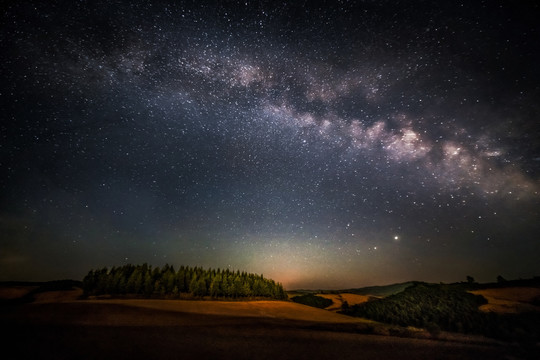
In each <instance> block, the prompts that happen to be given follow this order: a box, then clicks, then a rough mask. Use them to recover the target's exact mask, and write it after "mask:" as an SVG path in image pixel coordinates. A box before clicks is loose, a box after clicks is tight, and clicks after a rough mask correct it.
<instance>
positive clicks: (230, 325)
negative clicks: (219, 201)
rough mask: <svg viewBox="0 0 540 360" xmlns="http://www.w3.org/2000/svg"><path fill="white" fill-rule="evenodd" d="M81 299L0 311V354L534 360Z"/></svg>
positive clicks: (304, 320) (198, 305) (287, 316)
mask: <svg viewBox="0 0 540 360" xmlns="http://www.w3.org/2000/svg"><path fill="white" fill-rule="evenodd" d="M78 295H79V293H78V292H77V291H76V290H74V291H63V292H47V293H42V294H37V296H36V298H35V300H34V301H33V302H31V303H6V304H4V305H3V306H2V308H1V311H0V318H1V324H2V325H1V326H2V332H3V334H5V335H4V338H3V341H2V342H3V350H4V351H6V352H7V353H11V354H17V355H16V358H19V359H30V358H39V359H97V358H99V359H150V358H151V359H195V358H197V359H330V358H332V359H334V358H335V359H359V358H361V359H480V358H485V359H487V358H489V359H511V358H512V359H516V358H517V359H520V358H523V359H525V358H528V357H530V354H529V353H528V352H527V351H525V350H523V349H522V348H521V347H519V346H516V345H512V344H504V343H499V342H495V341H491V340H489V339H483V338H472V337H465V336H462V337H457V338H452V337H447V338H446V340H441V339H430V338H429V336H428V335H425V334H424V333H422V332H418V334H417V335H416V336H413V337H404V336H403V334H404V332H401V333H399V335H400V336H388V335H392V334H391V331H390V332H387V331H386V330H388V329H386V328H385V326H384V325H382V324H377V323H374V322H370V321H366V320H363V319H357V318H350V317H346V316H343V315H340V314H336V313H334V312H330V311H327V310H321V309H315V308H310V307H307V306H304V305H300V304H295V303H291V302H284V301H238V302H233V301H196V300H192V301H190V300H142V299H100V300H78V299H77V296H78ZM385 329H386V330H385ZM384 334H388V335H386V336H385V335H384ZM396 334H397V333H396V332H394V334H393V335H396Z"/></svg>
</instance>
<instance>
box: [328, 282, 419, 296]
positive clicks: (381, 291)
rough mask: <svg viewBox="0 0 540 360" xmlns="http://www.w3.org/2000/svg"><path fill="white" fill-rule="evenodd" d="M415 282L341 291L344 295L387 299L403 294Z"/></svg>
mask: <svg viewBox="0 0 540 360" xmlns="http://www.w3.org/2000/svg"><path fill="white" fill-rule="evenodd" d="M415 283H416V282H415V281H408V282H404V283H398V284H391V285H382V286H368V287H363V288H359V289H345V290H340V291H339V292H342V293H350V294H358V295H372V296H380V297H386V296H390V295H394V294H397V293H400V292H402V291H403V290H405V289H406V288H408V287H409V286H412V285H414V284H415Z"/></svg>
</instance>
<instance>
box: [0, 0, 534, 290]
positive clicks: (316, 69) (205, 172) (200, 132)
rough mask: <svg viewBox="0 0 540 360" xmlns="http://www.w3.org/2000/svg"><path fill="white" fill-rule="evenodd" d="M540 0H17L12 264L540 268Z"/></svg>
mask: <svg viewBox="0 0 540 360" xmlns="http://www.w3.org/2000/svg"><path fill="white" fill-rule="evenodd" d="M538 15H540V11H539V6H538V5H533V4H529V5H525V4H515V2H511V1H508V2H505V1H493V2H492V1H489V2H487V1H486V2H482V1H477V2H471V3H469V2H464V3H459V2H448V3H441V2H436V1H405V2H403V3H402V2H398V1H359V2H346V1H336V2H329V3H328V4H326V5H315V4H313V3H311V2H283V3H278V2H269V3H265V2H251V1H248V2H234V1H230V2H229V1H228V2H194V3H187V2H163V1H159V2H143V3H139V2H133V1H104V2H100V1H88V2H87V1H78V2H74V1H65V2H62V1H52V2H46V3H40V2H35V3H32V2H29V3H24V4H23V3H19V2H14V3H12V4H11V5H8V6H6V9H5V10H4V11H3V12H2V20H1V24H2V30H1V38H0V45H1V48H2V52H1V55H0V56H1V58H2V59H1V60H2V68H1V74H2V85H1V93H0V99H1V101H2V125H1V128H0V130H1V147H0V166H1V168H2V173H3V175H2V178H1V180H0V186H1V187H0V189H1V194H0V226H1V233H2V234H1V235H0V236H1V242H0V273H1V274H2V275H1V276H0V278H1V279H2V280H18V279H24V280H36V279H37V280H43V279H51V278H69V277H71V278H80V277H82V276H83V274H84V273H85V272H86V271H87V270H88V269H90V268H98V267H102V266H112V265H121V264H125V263H133V264H137V263H143V262H148V263H150V264H154V265H155V266H161V265H163V264H165V263H169V264H174V265H179V264H185V265H191V266H203V267H213V268H217V267H221V268H225V267H229V268H232V269H242V270H247V271H250V272H256V273H264V275H265V276H268V277H272V278H274V279H276V280H277V281H280V282H283V283H284V285H285V286H286V287H287V288H295V287H312V288H314V287H318V288H340V287H341V288H344V287H354V286H363V285H372V284H381V283H392V282H399V281H407V280H426V281H460V280H464V279H465V277H466V276H467V275H471V276H474V277H475V278H476V279H478V280H481V281H494V280H495V278H496V276H497V275H502V276H504V277H506V278H517V277H530V276H533V275H538V274H539V273H540V265H539V262H538V261H537V256H538V254H540V245H539V244H540V243H539V241H540V239H539V230H540V225H539V222H538V219H539V210H540V206H539V205H540V201H539V200H540V196H539V190H540V181H539V177H540V126H539V121H538V120H539V119H538V114H539V113H540V111H539V110H540V85H539V84H540V70H539V69H540V67H538V64H540V42H539V41H538V39H540V27H539V26H538V25H537V20H536V19H537V18H538V17H537V16H538Z"/></svg>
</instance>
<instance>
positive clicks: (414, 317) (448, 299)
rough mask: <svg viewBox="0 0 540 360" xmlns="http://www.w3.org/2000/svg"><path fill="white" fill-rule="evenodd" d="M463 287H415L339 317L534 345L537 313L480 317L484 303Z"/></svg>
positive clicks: (538, 321)
mask: <svg viewBox="0 0 540 360" xmlns="http://www.w3.org/2000/svg"><path fill="white" fill-rule="evenodd" d="M469 287H470V284H469V283H465V284H448V285H446V284H440V285H439V284H426V283H415V284H414V285H413V286H411V287H408V288H407V289H405V290H404V291H402V292H400V293H397V294H394V295H390V296H388V297H385V298H382V299H377V300H373V301H368V302H366V303H362V304H357V305H352V306H346V307H345V306H344V307H343V308H342V311H341V313H342V314H345V315H350V316H357V317H363V318H367V319H372V320H376V321H380V322H384V323H388V324H395V325H401V326H415V327H421V328H425V329H427V330H428V331H430V332H431V333H432V334H437V333H438V332H439V331H441V330H446V331H453V332H461V333H469V334H471V333H472V334H482V335H486V336H489V337H494V338H499V339H506V340H512V341H537V339H538V338H539V336H540V313H538V312H528V313H522V314H497V313H493V312H490V313H484V312H482V311H480V310H479V309H478V307H479V306H480V305H483V304H486V303H487V300H486V299H485V298H484V297H483V296H481V295H474V294H472V293H470V292H468V291H467V290H468V288H469Z"/></svg>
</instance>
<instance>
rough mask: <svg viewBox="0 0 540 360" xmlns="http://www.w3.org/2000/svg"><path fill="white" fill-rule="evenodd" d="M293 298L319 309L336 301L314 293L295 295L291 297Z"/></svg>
mask: <svg viewBox="0 0 540 360" xmlns="http://www.w3.org/2000/svg"><path fill="white" fill-rule="evenodd" d="M291 300H292V301H294V302H296V303H299V304H303V305H307V306H313V307H316V308H319V309H324V308H327V307H329V306H330V305H332V304H333V303H334V302H333V301H332V300H330V299H327V298H323V297H322V296H317V295H314V294H305V295H298V296H294V297H292V298H291Z"/></svg>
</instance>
